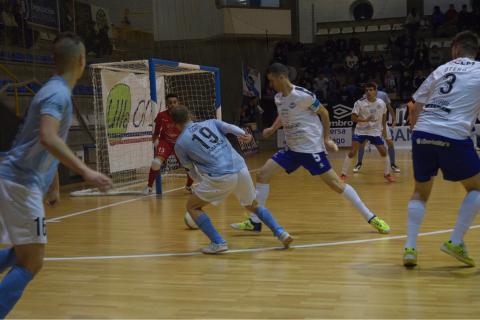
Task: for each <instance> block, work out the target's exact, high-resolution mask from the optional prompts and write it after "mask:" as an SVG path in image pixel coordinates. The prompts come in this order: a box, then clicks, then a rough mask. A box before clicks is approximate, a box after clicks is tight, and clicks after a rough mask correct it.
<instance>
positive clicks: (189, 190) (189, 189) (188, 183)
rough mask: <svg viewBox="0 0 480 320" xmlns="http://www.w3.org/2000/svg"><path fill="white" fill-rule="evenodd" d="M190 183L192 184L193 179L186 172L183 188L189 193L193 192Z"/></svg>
mask: <svg viewBox="0 0 480 320" xmlns="http://www.w3.org/2000/svg"><path fill="white" fill-rule="evenodd" d="M192 185H193V179H192V178H190V176H189V175H188V173H187V182H186V184H185V190H187V191H188V192H190V193H193V189H192Z"/></svg>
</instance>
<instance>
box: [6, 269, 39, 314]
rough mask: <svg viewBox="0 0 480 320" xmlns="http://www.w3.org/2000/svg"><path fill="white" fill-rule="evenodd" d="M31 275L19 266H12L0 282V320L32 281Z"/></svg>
mask: <svg viewBox="0 0 480 320" xmlns="http://www.w3.org/2000/svg"><path fill="white" fill-rule="evenodd" d="M32 279H33V274H32V273H31V272H30V271H28V270H27V269H25V268H22V267H20V266H17V265H15V266H13V268H12V269H11V270H10V272H9V273H8V274H7V275H6V276H5V277H4V278H3V280H2V282H0V319H5V317H6V316H7V314H8V313H9V312H10V311H11V310H12V309H13V307H14V306H15V304H16V303H17V301H18V300H19V299H20V297H21V296H22V294H23V290H25V288H26V287H27V285H28V283H29V282H30V281H32Z"/></svg>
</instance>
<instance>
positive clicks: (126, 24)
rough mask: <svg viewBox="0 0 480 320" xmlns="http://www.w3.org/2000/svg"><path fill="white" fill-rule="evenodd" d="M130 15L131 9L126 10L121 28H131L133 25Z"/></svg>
mask: <svg viewBox="0 0 480 320" xmlns="http://www.w3.org/2000/svg"><path fill="white" fill-rule="evenodd" d="M129 15H130V9H128V8H125V10H123V19H122V21H120V26H122V27H123V28H130V27H131V25H132V24H131V22H130V18H129V17H128V16H129Z"/></svg>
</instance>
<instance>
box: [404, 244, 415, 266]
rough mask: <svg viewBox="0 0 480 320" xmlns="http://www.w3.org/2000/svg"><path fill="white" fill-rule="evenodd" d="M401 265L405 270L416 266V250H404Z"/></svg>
mask: <svg viewBox="0 0 480 320" xmlns="http://www.w3.org/2000/svg"><path fill="white" fill-rule="evenodd" d="M403 265H404V266H405V267H407V268H413V267H415V266H416V265H417V250H415V248H405V252H404V253H403Z"/></svg>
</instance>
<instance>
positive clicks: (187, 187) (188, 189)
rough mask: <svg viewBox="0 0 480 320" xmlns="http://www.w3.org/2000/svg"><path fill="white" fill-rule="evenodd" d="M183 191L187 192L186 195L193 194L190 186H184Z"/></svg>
mask: <svg viewBox="0 0 480 320" xmlns="http://www.w3.org/2000/svg"><path fill="white" fill-rule="evenodd" d="M185 190H187V192H188V193H190V194H193V187H192V186H185Z"/></svg>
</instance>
